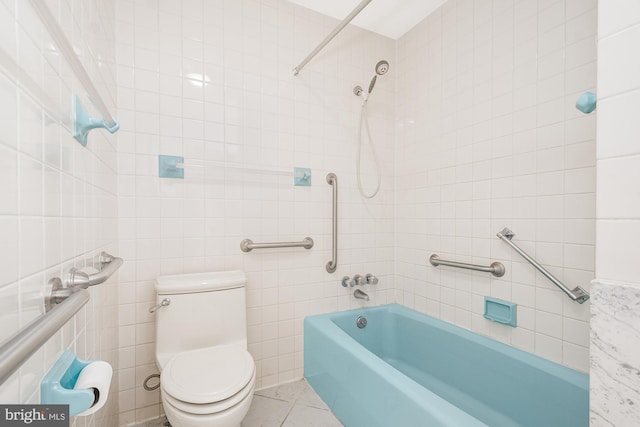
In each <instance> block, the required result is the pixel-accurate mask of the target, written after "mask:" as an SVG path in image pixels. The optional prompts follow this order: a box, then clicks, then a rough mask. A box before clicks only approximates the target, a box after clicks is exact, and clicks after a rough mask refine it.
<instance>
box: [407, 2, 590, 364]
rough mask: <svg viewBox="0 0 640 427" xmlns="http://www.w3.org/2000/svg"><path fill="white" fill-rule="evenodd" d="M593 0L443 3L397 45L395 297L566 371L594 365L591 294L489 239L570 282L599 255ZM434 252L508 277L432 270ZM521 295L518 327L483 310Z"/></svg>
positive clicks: (585, 274) (584, 277) (585, 278)
mask: <svg viewBox="0 0 640 427" xmlns="http://www.w3.org/2000/svg"><path fill="white" fill-rule="evenodd" d="M595 17H596V1H595V0H589V1H577V0H566V1H564V0H555V1H554V0H551V1H528V0H521V1H518V0H515V1H513V0H508V1H489V0H475V1H457V2H455V1H450V2H448V3H446V4H444V5H443V6H442V7H441V8H440V9H439V10H438V11H436V12H434V13H433V14H432V15H431V16H429V17H428V18H427V19H425V20H424V21H423V22H422V23H421V24H419V25H417V26H416V27H415V28H414V29H412V30H411V31H410V32H409V33H407V34H406V35H405V36H404V37H403V38H401V39H400V40H399V42H398V65H399V66H398V68H399V70H398V72H397V75H396V76H397V88H398V91H397V94H396V114H397V117H398V123H397V124H398V128H397V129H398V132H397V134H396V258H395V259H396V274H397V279H396V281H397V288H396V289H397V299H398V301H399V302H402V303H404V304H405V305H407V306H410V307H413V308H416V309H418V310H420V311H423V312H426V313H428V314H430V315H433V316H436V317H439V318H441V319H443V320H446V321H449V322H452V323H455V324H457V325H460V326H462V327H465V328H468V329H471V330H473V331H476V332H478V333H481V334H484V335H489V336H491V337H493V338H496V339H498V340H501V341H504V342H506V343H509V344H511V345H514V346H516V347H518V348H522V349H524V350H527V351H530V352H533V353H536V354H538V355H540V356H543V357H545V358H548V359H551V360H553V361H556V362H559V363H562V364H565V365H567V366H570V367H572V368H575V369H578V370H582V371H588V369H589V345H588V338H587V337H588V331H589V323H588V322H589V303H588V302H587V303H585V304H583V305H578V304H575V303H573V302H571V301H570V300H569V299H568V298H566V297H565V296H564V294H562V293H561V292H560V291H559V290H558V289H557V288H555V287H554V286H553V285H552V284H551V283H550V282H548V281H547V280H546V279H545V278H544V277H543V276H542V275H540V274H539V273H536V271H535V270H534V269H533V268H532V267H531V266H530V265H529V264H527V263H526V262H525V261H524V260H523V259H522V258H520V257H519V256H518V255H517V254H516V253H515V252H514V251H513V250H512V249H510V248H509V247H508V246H507V245H505V244H504V243H503V242H501V241H500V240H499V239H497V238H496V237H495V234H496V233H497V232H498V231H500V230H501V229H502V228H503V227H505V226H508V227H510V228H511V229H512V230H513V231H514V232H515V233H516V237H515V240H514V241H515V242H516V243H517V244H518V245H519V246H521V247H522V248H523V249H524V250H525V251H527V252H528V253H529V254H531V255H532V256H533V257H534V258H536V259H537V260H538V261H539V262H541V263H542V264H543V265H545V266H546V267H547V268H548V269H549V270H550V271H552V273H553V274H554V275H556V276H557V277H558V278H560V279H561V280H563V281H565V282H566V283H568V284H569V285H570V286H571V287H573V286H576V285H578V284H579V285H581V286H583V287H586V288H588V286H589V281H590V280H591V279H593V277H594V262H595V261H594V257H595V231H594V230H595V190H596V184H595V155H596V154H595V151H596V148H595V115H590V116H585V115H583V114H582V113H580V112H579V111H578V110H576V109H575V108H574V104H575V100H576V98H577V97H578V95H579V94H580V93H582V92H583V91H586V90H594V87H595V83H596V65H595V64H596V49H595V36H596V20H595ZM432 253H437V254H439V255H440V256H441V257H442V258H445V259H453V260H456V261H461V262H471V263H478V264H489V263H491V262H493V261H500V262H502V263H504V265H505V266H506V268H507V273H506V274H505V276H504V277H502V278H493V277H491V276H489V275H487V274H482V273H471V272H467V271H464V270H455V269H451V268H443V267H438V268H435V267H432V266H430V265H429V264H428V261H427V259H428V257H429V256H430V255H431V254H432ZM484 296H493V297H497V298H501V299H505V300H509V301H513V302H516V303H517V304H518V309H517V310H518V313H517V316H518V327H517V328H515V329H514V328H511V327H508V326H503V325H500V324H497V323H493V322H490V321H488V320H486V319H484V318H483V316H482V314H483V312H484V304H483V299H484Z"/></svg>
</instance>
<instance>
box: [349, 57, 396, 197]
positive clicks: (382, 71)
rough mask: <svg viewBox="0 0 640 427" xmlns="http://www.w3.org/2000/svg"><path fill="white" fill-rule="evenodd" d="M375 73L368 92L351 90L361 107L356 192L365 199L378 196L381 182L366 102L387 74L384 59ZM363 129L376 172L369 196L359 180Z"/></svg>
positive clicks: (359, 87) (387, 65) (386, 65)
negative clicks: (374, 186)
mask: <svg viewBox="0 0 640 427" xmlns="http://www.w3.org/2000/svg"><path fill="white" fill-rule="evenodd" d="M375 71H376V73H375V74H374V75H373V77H372V78H371V81H369V88H368V90H367V91H366V92H365V91H364V89H362V86H359V85H358V86H356V87H354V88H353V93H354V94H355V95H356V96H362V107H361V108H360V124H359V126H358V135H357V139H358V141H357V142H358V157H357V159H356V178H357V180H358V190H359V191H360V194H361V195H362V197H364V198H366V199H371V198H373V197H374V196H375V195H376V194H378V191H380V182H381V173H382V172H381V170H380V161H379V160H378V155H377V154H376V148H375V146H374V144H373V139H372V136H371V130H370V129H369V117H368V114H367V101H368V100H369V95H371V92H372V91H373V88H374V87H375V85H376V81H377V80H378V76H383V75H385V74H386V73H387V71H389V62H388V61H385V60H384V59H383V60H381V61H378V63H377V64H376V67H375ZM363 125H364V127H365V129H366V133H367V135H368V136H369V137H368V140H369V146H370V147H371V154H372V157H373V161H374V163H375V167H376V172H377V185H376V189H375V190H374V191H373V193H371V194H366V193H365V192H364V189H363V188H362V180H361V172H360V158H361V157H362V138H363V135H362V133H363V132H362V127H363Z"/></svg>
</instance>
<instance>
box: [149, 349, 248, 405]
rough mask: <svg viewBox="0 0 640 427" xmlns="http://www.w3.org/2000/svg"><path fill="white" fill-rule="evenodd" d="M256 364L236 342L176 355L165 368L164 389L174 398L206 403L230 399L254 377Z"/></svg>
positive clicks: (163, 376) (163, 373)
mask: <svg viewBox="0 0 640 427" xmlns="http://www.w3.org/2000/svg"><path fill="white" fill-rule="evenodd" d="M254 370H255V364H254V362H253V358H252V357H251V355H250V354H249V352H248V351H247V350H245V349H244V348H241V347H239V346H236V345H229V346H223V347H208V348H204V349H199V350H192V351H185V352H183V353H178V354H177V355H175V356H174V357H173V358H172V359H171V360H170V361H169V363H167V366H166V367H165V368H164V369H163V370H162V377H161V382H162V388H163V389H164V391H165V392H166V393H168V394H170V395H171V396H172V397H174V398H176V399H178V400H182V401H184V402H189V403H197V404H206V403H213V402H218V401H220V400H224V399H228V398H229V397H231V396H233V395H234V394H236V393H238V392H239V391H240V390H242V389H243V388H244V387H245V386H246V385H247V384H248V383H249V381H250V380H251V378H252V376H253V372H254Z"/></svg>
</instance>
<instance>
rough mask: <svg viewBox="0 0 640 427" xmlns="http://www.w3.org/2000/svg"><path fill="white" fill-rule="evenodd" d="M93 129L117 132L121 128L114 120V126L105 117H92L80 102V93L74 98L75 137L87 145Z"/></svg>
mask: <svg viewBox="0 0 640 427" xmlns="http://www.w3.org/2000/svg"><path fill="white" fill-rule="evenodd" d="M93 129H106V130H108V131H109V132H110V133H115V132H116V131H117V130H118V129H120V124H119V123H118V122H117V121H115V120H114V124H113V126H109V125H108V124H107V122H106V121H105V120H104V119H96V118H95V117H91V116H90V115H89V113H88V112H87V110H85V108H84V106H83V105H82V103H81V102H80V98H78V95H76V96H74V98H73V137H74V138H75V139H76V140H77V141H78V142H79V143H80V144H82V145H84V146H85V147H86V146H87V138H88V137H89V131H91V130H93Z"/></svg>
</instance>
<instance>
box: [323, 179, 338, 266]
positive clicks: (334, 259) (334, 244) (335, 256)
mask: <svg viewBox="0 0 640 427" xmlns="http://www.w3.org/2000/svg"><path fill="white" fill-rule="evenodd" d="M327 183H329V185H331V186H333V229H332V235H331V238H332V247H333V249H332V253H331V257H332V258H331V261H329V262H328V263H327V266H326V269H327V273H334V272H335V271H336V267H338V177H337V176H336V174H335V173H329V174H327Z"/></svg>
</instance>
